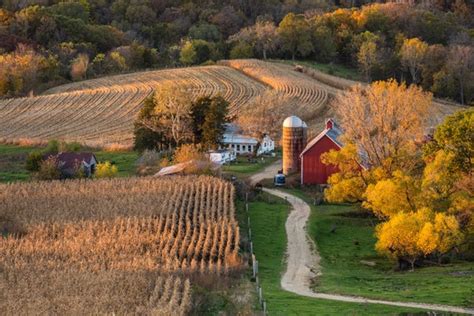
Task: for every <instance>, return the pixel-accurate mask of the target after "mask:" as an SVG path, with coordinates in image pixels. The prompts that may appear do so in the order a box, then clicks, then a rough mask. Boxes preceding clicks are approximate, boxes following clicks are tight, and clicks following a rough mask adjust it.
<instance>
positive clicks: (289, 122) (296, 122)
mask: <svg viewBox="0 0 474 316" xmlns="http://www.w3.org/2000/svg"><path fill="white" fill-rule="evenodd" d="M283 127H303V121H302V120H301V119H300V118H299V117H298V116H294V115H292V116H288V117H287V118H286V119H285V120H284V121H283Z"/></svg>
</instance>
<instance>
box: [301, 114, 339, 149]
mask: <svg viewBox="0 0 474 316" xmlns="http://www.w3.org/2000/svg"><path fill="white" fill-rule="evenodd" d="M341 135H342V130H341V128H340V127H339V125H337V124H336V122H335V121H334V120H333V119H327V120H326V128H325V129H324V130H323V131H322V132H321V133H319V135H318V136H316V137H315V138H313V139H312V140H311V141H310V142H309V143H308V144H307V145H306V147H305V149H304V150H303V151H302V152H301V155H300V156H303V155H304V154H305V153H306V152H307V151H308V150H309V149H310V148H311V147H313V146H314V145H316V144H317V143H318V142H319V141H320V140H321V139H322V138H323V137H324V136H327V137H328V138H329V139H330V140H332V141H333V142H334V143H335V144H336V145H337V146H339V147H342V146H344V144H343V143H342V141H341V139H340V136H341Z"/></svg>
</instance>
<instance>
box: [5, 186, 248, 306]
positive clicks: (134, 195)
mask: <svg viewBox="0 0 474 316" xmlns="http://www.w3.org/2000/svg"><path fill="white" fill-rule="evenodd" d="M233 196H234V188H233V186H232V185H231V184H229V183H227V182H224V181H222V180H219V179H216V178H210V177H182V178H173V179H159V180H158V179H155V178H132V179H115V180H74V181H66V182H48V183H41V185H39V184H38V183H34V182H31V183H17V184H5V185H0V231H1V232H2V234H3V236H4V237H3V239H2V240H1V243H0V290H1V291H0V293H1V294H0V310H2V311H6V312H7V314H25V313H26V314H28V313H29V311H34V310H38V307H39V306H41V305H44V306H42V308H52V309H54V310H55V311H56V312H55V313H59V314H61V311H63V312H64V311H69V310H70V309H71V310H73V311H77V314H83V313H86V314H91V313H92V314H96V313H99V314H103V313H112V312H113V313H119V314H123V313H139V314H143V313H145V314H149V313H154V312H159V313H161V312H160V311H162V312H163V313H164V314H165V315H166V314H169V313H170V311H173V313H177V314H178V315H181V314H185V313H186V312H187V311H188V310H189V307H190V306H191V305H190V304H191V298H190V296H191V294H190V284H189V281H187V280H186V277H185V276H191V275H194V274H204V275H226V274H227V273H229V272H231V271H234V270H238V269H240V268H241V259H240V257H239V254H238V252H239V240H240V235H239V227H238V224H237V222H236V220H235V218H234V212H235V210H234V204H233ZM176 273H177V274H179V275H180V276H179V277H178V276H173V275H176ZM183 275H184V276H183ZM45 287H47V288H45ZM48 287H49V288H48ZM25 291H28V292H29V295H30V296H31V297H34V298H33V299H31V300H28V299H27V298H25V297H23V296H22V295H23V293H24V292H25ZM54 293H61V294H59V295H58V296H57V297H56V295H55V294H54ZM50 296H52V297H54V299H53V300H48V297H50ZM68 297H72V299H71V301H69V300H68V299H67V298H68ZM75 301H77V304H76V303H74V302H75ZM22 302H23V303H22ZM72 305H74V307H71V306H72ZM140 311H141V312H140Z"/></svg>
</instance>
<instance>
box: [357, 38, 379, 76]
mask: <svg viewBox="0 0 474 316" xmlns="http://www.w3.org/2000/svg"><path fill="white" fill-rule="evenodd" d="M379 61H380V47H378V45H377V40H376V38H369V39H367V40H366V41H364V42H363V43H362V44H361V45H360V48H359V52H358V53H357V62H358V63H359V67H360V69H361V70H362V72H363V73H364V74H365V78H366V80H367V81H369V82H370V81H372V70H373V68H374V67H375V66H376V65H378V63H379Z"/></svg>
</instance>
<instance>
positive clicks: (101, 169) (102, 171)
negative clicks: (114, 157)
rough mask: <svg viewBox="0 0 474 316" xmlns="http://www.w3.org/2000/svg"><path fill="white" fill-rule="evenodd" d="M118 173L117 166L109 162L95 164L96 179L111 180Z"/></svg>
mask: <svg viewBox="0 0 474 316" xmlns="http://www.w3.org/2000/svg"><path fill="white" fill-rule="evenodd" d="M117 173H118V168H117V166H115V165H113V164H112V163H110V161H106V162H102V163H98V164H97V168H96V171H95V177H96V178H113V177H116V176H117Z"/></svg>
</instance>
